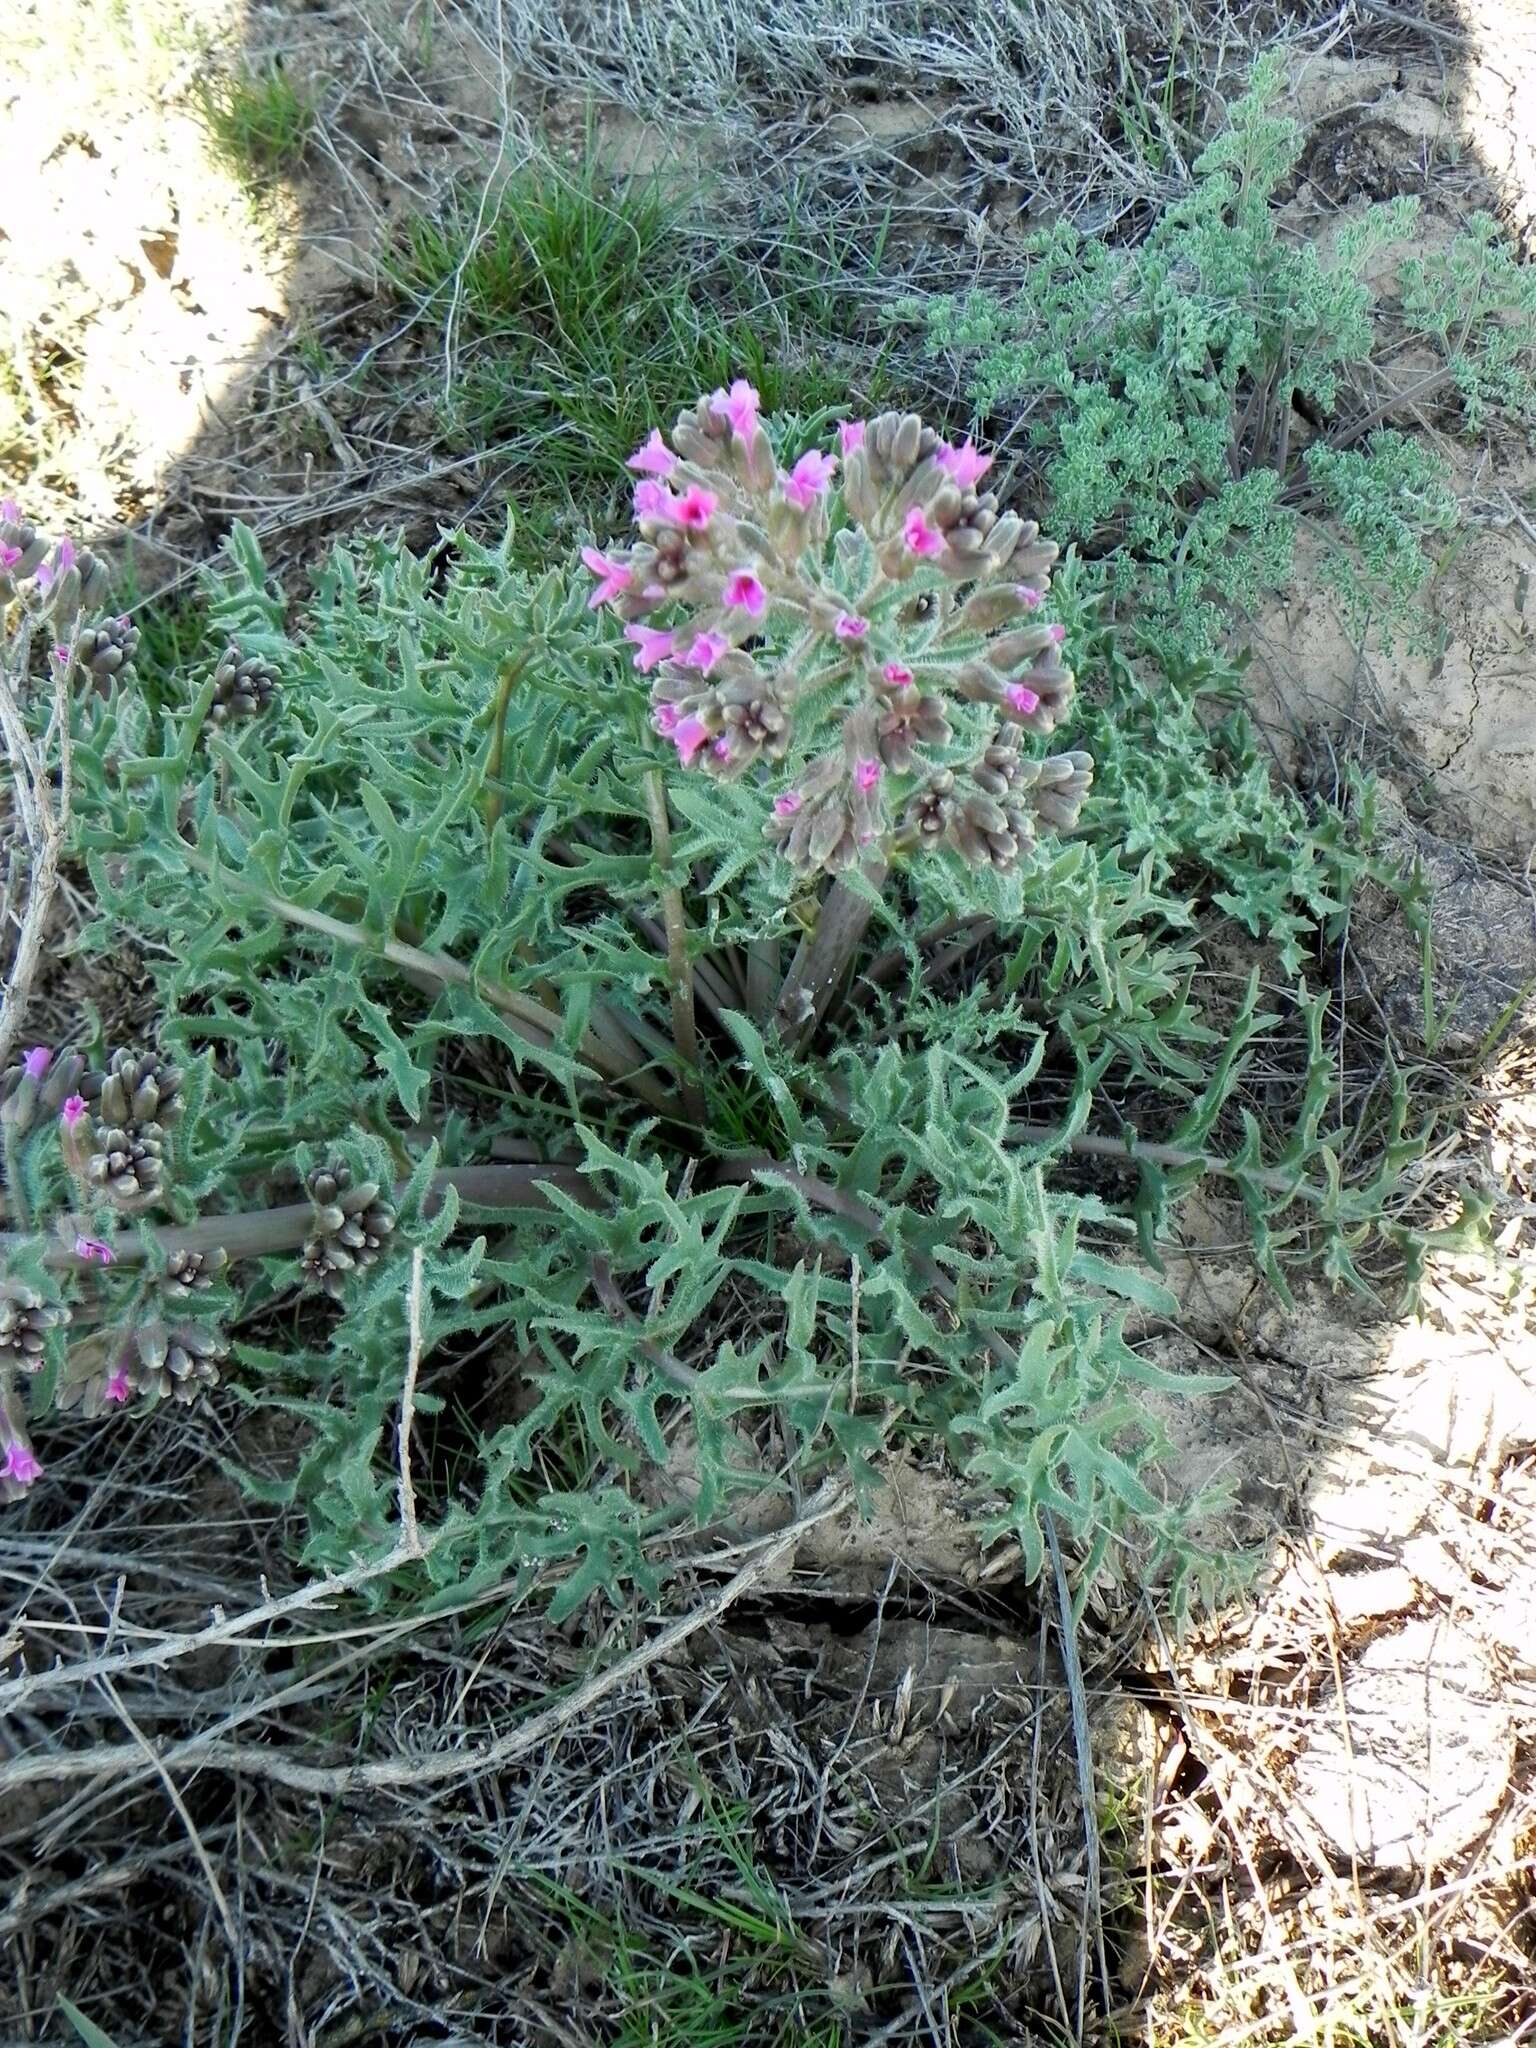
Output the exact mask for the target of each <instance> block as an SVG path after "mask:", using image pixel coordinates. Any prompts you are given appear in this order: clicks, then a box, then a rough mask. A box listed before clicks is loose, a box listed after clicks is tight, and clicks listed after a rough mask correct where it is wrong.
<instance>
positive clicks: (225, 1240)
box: [0, 1164, 595, 1271]
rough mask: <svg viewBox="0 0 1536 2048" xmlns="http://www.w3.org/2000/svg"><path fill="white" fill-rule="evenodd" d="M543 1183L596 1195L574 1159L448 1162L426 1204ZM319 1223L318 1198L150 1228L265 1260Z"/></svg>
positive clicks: (176, 1241)
mask: <svg viewBox="0 0 1536 2048" xmlns="http://www.w3.org/2000/svg"><path fill="white" fill-rule="evenodd" d="M546 1184H547V1185H551V1186H554V1187H558V1188H559V1189H560V1190H561V1191H562V1193H564V1194H565V1195H567V1196H570V1197H572V1198H573V1199H574V1200H576V1201H586V1202H591V1201H593V1200H595V1197H594V1195H593V1191H592V1184H591V1182H590V1181H589V1180H588V1179H587V1178H586V1176H585V1174H583V1173H582V1172H580V1171H579V1169H578V1168H576V1167H574V1166H559V1165H544V1164H533V1165H527V1166H449V1167H445V1168H444V1169H443V1171H442V1172H441V1173H435V1174H433V1176H432V1178H431V1180H430V1181H429V1182H428V1184H427V1194H426V1200H425V1202H424V1203H423V1207H424V1209H425V1211H426V1213H427V1214H428V1215H429V1216H431V1215H433V1214H435V1213H436V1211H437V1210H439V1209H440V1208H441V1207H442V1205H443V1201H444V1199H445V1197H446V1196H447V1194H448V1192H449V1190H450V1189H451V1190H452V1191H453V1192H454V1193H456V1194H457V1195H458V1197H459V1199H460V1201H462V1202H469V1203H471V1204H473V1205H474V1206H475V1207H477V1208H485V1209H537V1208H540V1207H542V1206H543V1200H544V1198H543V1194H542V1188H543V1187H544V1186H545V1185H546ZM405 1187H406V1183H405V1182H404V1181H401V1183H400V1184H399V1186H398V1187H397V1188H396V1189H395V1198H396V1200H399V1198H400V1197H401V1196H402V1195H403V1194H404V1192H405ZM314 1227H315V1206H314V1204H313V1202H285V1203H284V1204H283V1205H282V1206H281V1207H280V1208H277V1209H251V1210H246V1211H242V1212H238V1213H236V1214H234V1215H231V1216H200V1217H199V1218H198V1219H197V1221H196V1222H195V1223H165V1224H162V1225H161V1226H160V1227H159V1228H158V1229H157V1230H154V1231H152V1232H151V1233H149V1235H150V1237H151V1238H152V1240H153V1243H154V1244H155V1246H156V1248H157V1249H158V1250H159V1251H160V1252H161V1253H163V1254H169V1253H171V1252H211V1251H223V1252H227V1253H228V1255H229V1257H230V1258H232V1259H261V1258H266V1257H267V1256H268V1255H269V1254H270V1253H273V1252H286V1251H292V1250H294V1249H295V1248H296V1247H297V1246H299V1245H301V1244H302V1243H303V1242H304V1240H305V1238H306V1237H308V1235H309V1233H310V1232H311V1231H312V1230H313V1229H314ZM23 1241H24V1240H23V1238H22V1237H21V1236H20V1235H19V1234H17V1233H15V1232H5V1233H3V1234H0V1256H3V1255H4V1254H6V1253H7V1252H10V1251H11V1250H13V1249H14V1248H15V1247H16V1246H17V1245H19V1244H21V1243H22V1242H23ZM112 1249H113V1261H112V1263H113V1264H114V1265H116V1266H138V1265H142V1264H143V1262H144V1260H145V1258H146V1257H147V1255H148V1254H147V1251H146V1247H145V1244H144V1240H143V1239H142V1238H140V1237H129V1236H127V1235H124V1236H123V1237H122V1238H121V1239H120V1240H119V1241H118V1243H117V1244H115V1245H114V1246H113V1248H112ZM45 1256H46V1263H47V1264H48V1265H50V1266H56V1267H60V1268H62V1269H63V1270H65V1271H73V1270H77V1269H78V1270H80V1271H84V1270H85V1269H86V1268H87V1267H88V1266H89V1265H90V1263H91V1262H90V1261H89V1260H88V1259H84V1258H82V1257H80V1256H79V1254H78V1253H76V1252H73V1251H71V1250H70V1248H69V1246H68V1245H65V1244H50V1245H49V1247H48V1250H47V1253H46V1255H45Z"/></svg>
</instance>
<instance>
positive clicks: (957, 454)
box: [933, 434, 992, 491]
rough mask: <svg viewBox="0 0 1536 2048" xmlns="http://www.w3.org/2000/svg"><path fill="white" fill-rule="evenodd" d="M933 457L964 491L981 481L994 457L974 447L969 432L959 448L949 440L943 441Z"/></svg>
mask: <svg viewBox="0 0 1536 2048" xmlns="http://www.w3.org/2000/svg"><path fill="white" fill-rule="evenodd" d="M933 459H934V461H935V462H936V463H937V464H938V465H939V467H940V469H943V470H947V471H948V473H949V474H950V476H951V477H953V478H954V480H955V482H956V483H957V484H958V485H959V486H960V488H961V490H962V491H968V490H969V489H970V488H971V486H972V484H975V483H980V481H981V479H982V478H983V477H984V476H985V475H986V473H987V471H988V470H989V469H990V468H991V467H992V457H991V456H990V455H983V454H982V453H981V452H980V451H979V449H977V448H976V447H974V446H973V445H972V442H971V437H970V435H969V434H967V435H966V437H965V439H964V440H963V441H962V442H961V444H960V446H959V447H958V448H952V447H951V446H950V445H949V443H948V442H947V441H941V442H940V443H939V445H938V448H937V449H936V450H935V451H934V458H933Z"/></svg>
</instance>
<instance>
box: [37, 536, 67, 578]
mask: <svg viewBox="0 0 1536 2048" xmlns="http://www.w3.org/2000/svg"><path fill="white" fill-rule="evenodd" d="M74 566H75V544H74V542H73V541H72V540H71V539H70V538H69V536H68V535H67V534H66V535H65V537H64V539H63V540H61V541H60V542H59V552H58V558H57V560H56V561H52V562H44V563H43V564H42V566H41V567H40V568H39V569H38V572H37V587H38V589H39V590H46V589H47V588H48V586H49V585H50V584H51V583H52V581H53V579H54V577H55V576H62V575H63V574H64V572H65V571H66V570H67V569H73V567H74Z"/></svg>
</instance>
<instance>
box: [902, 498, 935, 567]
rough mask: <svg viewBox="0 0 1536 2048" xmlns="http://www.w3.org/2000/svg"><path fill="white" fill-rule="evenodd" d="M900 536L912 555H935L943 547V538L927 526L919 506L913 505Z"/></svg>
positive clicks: (933, 528)
mask: <svg viewBox="0 0 1536 2048" xmlns="http://www.w3.org/2000/svg"><path fill="white" fill-rule="evenodd" d="M901 536H902V539H903V540H904V541H905V542H906V544H907V546H908V547H909V548H910V549H911V551H912V553H913V554H914V555H936V554H937V553H938V552H939V550H940V549H941V548H942V547H943V545H944V536H943V535H942V534H941V533H940V532H938V530H937V529H936V528H935V527H932V526H930V525H929V524H928V521H927V520H926V519H925V518H924V516H923V508H922V506H921V505H914V506H913V507H912V509H911V511H910V512H908V514H907V516H906V519H905V521H904V522H903V524H902V529H901Z"/></svg>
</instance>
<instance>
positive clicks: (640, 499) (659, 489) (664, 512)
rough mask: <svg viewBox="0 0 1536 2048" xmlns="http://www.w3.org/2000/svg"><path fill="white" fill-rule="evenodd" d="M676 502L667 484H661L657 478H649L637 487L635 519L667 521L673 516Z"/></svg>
mask: <svg viewBox="0 0 1536 2048" xmlns="http://www.w3.org/2000/svg"><path fill="white" fill-rule="evenodd" d="M675 502H676V501H675V500H674V498H673V496H672V493H671V492H670V491H669V490H668V489H667V487H666V485H665V484H659V483H658V482H657V481H656V479H655V477H653V476H648V477H646V479H645V480H644V482H643V483H638V484H636V485H635V517H636V518H637V519H666V518H669V517H670V516H671V512H672V507H673V505H674V503H675Z"/></svg>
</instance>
